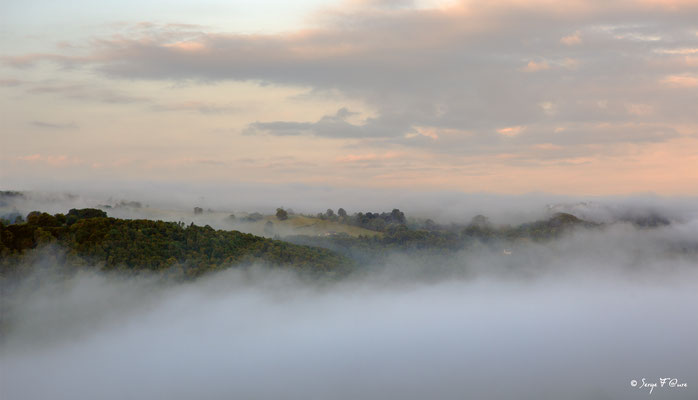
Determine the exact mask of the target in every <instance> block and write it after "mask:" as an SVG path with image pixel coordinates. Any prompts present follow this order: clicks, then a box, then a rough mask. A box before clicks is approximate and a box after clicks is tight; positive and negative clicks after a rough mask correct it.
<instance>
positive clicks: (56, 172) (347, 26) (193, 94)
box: [0, 0, 698, 196]
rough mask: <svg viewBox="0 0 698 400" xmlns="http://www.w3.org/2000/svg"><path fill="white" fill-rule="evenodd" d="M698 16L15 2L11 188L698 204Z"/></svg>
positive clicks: (428, 5)
mask: <svg viewBox="0 0 698 400" xmlns="http://www.w3.org/2000/svg"><path fill="white" fill-rule="evenodd" d="M697 105H698V2H697V1H695V0H693V1H690V0H639V1H603V2H602V1H576V0H571V1H564V2H561V1H560V2H556V1H550V0H532V1H522V0H502V1H491V2H481V1H455V0H454V1H447V0H440V1H439V0H436V1H401V0H343V1H319V0H304V1H294V2H286V1H278V0H277V1H214V0H209V1H191V0H189V1H187V0H177V1H164V0H153V1H132V0H122V1H119V2H113V1H87V0H80V1H78V0H76V1H64V2H56V1H49V0H21V1H20V0H5V1H3V2H2V3H1V4H0V120H1V121H2V122H1V123H0V144H1V145H0V187H1V188H3V189H20V190H21V189H41V188H42V187H43V186H46V185H54V186H55V185H61V184H65V185H69V184H75V183H76V182H79V183H81V184H83V185H90V184H93V183H94V184H96V183H99V184H100V185H104V184H105V183H106V184H109V183H110V182H114V183H116V182H137V183H139V184H146V185H147V184H150V183H153V184H155V183H157V184H167V185H176V184H194V183H202V182H203V183H206V184H212V185H243V186H244V185H268V186H273V185H280V184H284V185H288V184H297V185H305V186H306V187H324V188H342V189H343V190H352V189H355V190H363V191H371V190H376V189H381V190H385V189H387V190H392V189H394V190H405V189H410V190H417V191H425V192H428V191H453V192H464V193H474V192H477V193H497V194H524V193H550V194H565V195H627V194H635V193H655V194H660V195H667V196H674V195H688V196H694V195H696V194H698V167H697V166H698V106H697Z"/></svg>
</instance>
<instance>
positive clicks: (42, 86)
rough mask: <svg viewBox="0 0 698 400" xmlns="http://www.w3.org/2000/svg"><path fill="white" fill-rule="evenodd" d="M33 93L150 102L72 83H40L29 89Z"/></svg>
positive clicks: (125, 102) (105, 89)
mask: <svg viewBox="0 0 698 400" xmlns="http://www.w3.org/2000/svg"><path fill="white" fill-rule="evenodd" d="M27 93H32V94H54V95H58V96H62V97H65V98H68V99H73V100H91V101H98V102H103V103H112V104H127V103H138V102H148V101H150V99H148V98H147V97H143V96H132V95H129V94H126V93H123V92H120V91H116V90H112V89H107V88H102V87H98V86H90V85H84V84H72V83H39V84H35V85H33V86H31V87H30V88H28V89H27Z"/></svg>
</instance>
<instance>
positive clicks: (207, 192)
mask: <svg viewBox="0 0 698 400" xmlns="http://www.w3.org/2000/svg"><path fill="white" fill-rule="evenodd" d="M44 186H45V187H50V186H48V185H44ZM29 187H30V188H31V186H29ZM19 188H20V189H22V188H24V186H20V187H19ZM0 189H6V190H10V189H12V188H7V187H6V188H0ZM134 203H135V204H138V205H139V207H133V206H132V204H134ZM696 204H698V198H695V197H662V196H657V195H652V194H638V195H633V196H562V195H550V194H543V193H530V194H521V195H499V194H491V193H463V192H438V191H433V192H420V191H410V190H396V189H372V190H363V189H356V188H346V189H340V188H330V187H323V186H309V185H300V184H287V185H262V184H255V185H252V184H246V185H243V184H235V185H234V184H228V185H214V184H203V183H201V184H174V183H172V184H167V183H157V184H137V183H134V182H131V183H128V184H126V183H122V184H119V183H115V184H113V185H111V186H110V187H109V188H107V187H105V186H103V185H102V184H100V183H98V182H91V183H89V184H88V183H85V184H82V185H80V184H73V185H69V186H65V185H61V188H60V189H59V188H56V189H55V190H49V189H46V188H44V189H43V190H34V191H32V190H28V191H23V197H22V198H7V197H6V198H4V199H0V217H2V216H7V215H15V214H21V215H24V216H26V214H27V213H29V212H31V211H35V210H41V211H46V212H49V213H59V212H60V213H65V212H67V211H68V210H69V209H71V208H85V207H100V206H105V205H108V206H111V207H112V208H110V209H105V211H107V213H108V214H109V216H111V217H117V218H147V219H160V220H164V221H175V222H177V221H183V222H185V223H187V224H188V223H190V222H193V223H195V224H198V225H206V224H208V225H210V226H212V227H214V228H218V229H240V230H243V231H245V230H247V228H249V227H247V226H245V225H244V224H240V223H239V221H238V223H231V221H228V220H225V219H226V217H228V216H229V215H230V214H235V215H236V216H240V215H244V214H246V213H251V212H261V213H263V214H273V213H274V212H275V210H276V208H277V207H284V208H286V209H292V210H294V211H295V212H297V213H307V214H310V215H315V214H317V213H318V212H325V211H326V210H327V209H328V208H331V209H333V210H335V211H336V210H337V209H338V208H340V207H342V208H344V209H345V210H346V211H347V212H348V213H349V214H353V213H356V212H368V211H370V212H382V211H388V212H389V211H390V210H392V209H394V208H398V209H400V210H402V211H403V212H405V213H406V214H407V216H408V217H418V218H430V219H432V220H434V221H436V222H438V223H442V224H450V223H461V224H463V223H468V222H469V221H470V220H471V219H472V218H473V217H474V216H476V215H478V214H484V215H486V216H488V217H489V218H490V220H491V221H492V222H493V223H496V224H512V225H516V224H521V223H524V222H530V221H533V220H536V219H541V218H546V217H549V216H550V215H551V214H553V213H555V212H560V211H562V212H569V213H572V214H574V215H576V216H578V217H580V218H583V219H587V220H590V221H594V222H604V223H609V222H617V221H624V220H628V219H632V218H633V217H647V216H662V217H664V218H665V219H666V220H668V221H680V222H685V221H690V220H694V219H698V206H696ZM194 207H201V208H202V209H203V210H204V213H203V214H200V215H195V214H194V213H193V209H194ZM252 231H253V232H252V233H255V234H259V235H261V234H264V232H263V231H255V230H254V229H253V230H252ZM281 233H282V236H283V234H295V233H298V232H285V231H283V232H281ZM301 233H302V232H301Z"/></svg>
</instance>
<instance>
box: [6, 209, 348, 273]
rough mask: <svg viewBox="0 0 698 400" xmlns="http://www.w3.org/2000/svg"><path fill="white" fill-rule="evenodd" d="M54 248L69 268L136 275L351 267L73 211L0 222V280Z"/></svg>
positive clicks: (257, 244)
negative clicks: (237, 267)
mask: <svg viewBox="0 0 698 400" xmlns="http://www.w3.org/2000/svg"><path fill="white" fill-rule="evenodd" d="M52 243H53V244H58V245H60V246H62V247H64V248H65V250H66V252H67V253H66V257H67V258H69V259H70V261H71V262H72V263H77V264H85V265H100V266H102V267H103V268H105V269H117V268H118V269H126V270H134V271H136V270H170V269H181V271H182V272H183V273H184V274H185V275H186V276H191V277H194V276H198V275H200V274H202V273H205V272H207V271H211V270H215V269H219V268H224V267H227V266H230V265H233V264H246V263H254V262H262V263H265V264H268V265H274V266H287V267H291V268H294V269H299V270H304V271H311V272H315V271H317V272H329V273H341V272H345V271H347V270H348V268H349V265H350V261H349V260H348V259H346V258H344V257H342V256H340V255H337V254H335V253H333V252H331V251H329V250H325V249H319V248H314V247H309V246H302V245H295V244H291V243H286V242H282V241H279V240H271V239H266V238H263V237H259V236H254V235H251V234H245V233H241V232H238V231H222V230H215V229H213V228H211V227H210V226H204V227H200V226H195V225H189V226H185V225H184V224H183V223H176V222H163V221H151V220H125V219H117V218H109V217H107V214H106V213H105V212H104V211H101V210H97V209H82V210H76V209H72V210H70V212H69V213H68V214H67V215H63V214H56V215H50V214H47V213H41V212H32V213H30V214H29V215H28V216H27V220H26V222H20V223H14V224H4V223H3V222H1V221H0V274H2V275H3V276H4V275H7V274H10V273H12V271H13V270H15V269H16V268H18V267H19V266H20V265H21V264H22V261H23V259H24V258H25V257H24V256H25V255H26V254H27V253H28V252H30V251H31V250H32V249H35V248H37V247H42V246H43V245H46V244H52Z"/></svg>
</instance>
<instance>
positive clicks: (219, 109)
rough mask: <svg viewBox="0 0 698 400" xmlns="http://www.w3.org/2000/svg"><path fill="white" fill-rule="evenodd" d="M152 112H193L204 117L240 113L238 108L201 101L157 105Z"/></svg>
mask: <svg viewBox="0 0 698 400" xmlns="http://www.w3.org/2000/svg"><path fill="white" fill-rule="evenodd" d="M150 109H151V110H154V111H175V112H176V111H185V112H186V111H193V112H198V113H200V114H204V115H216V114H232V113H235V112H237V111H238V109H237V108H235V107H231V106H226V105H217V104H213V103H206V102H200V101H189V102H182V103H170V104H156V105H153V106H152V107H151V108H150Z"/></svg>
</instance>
